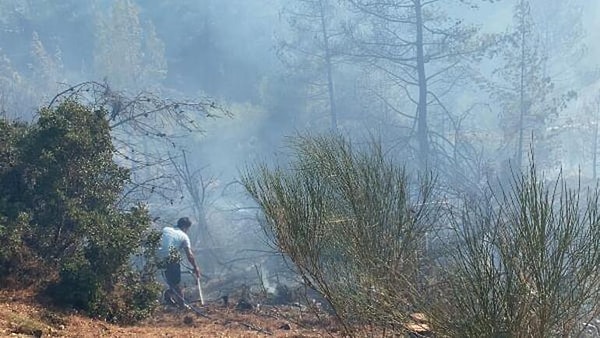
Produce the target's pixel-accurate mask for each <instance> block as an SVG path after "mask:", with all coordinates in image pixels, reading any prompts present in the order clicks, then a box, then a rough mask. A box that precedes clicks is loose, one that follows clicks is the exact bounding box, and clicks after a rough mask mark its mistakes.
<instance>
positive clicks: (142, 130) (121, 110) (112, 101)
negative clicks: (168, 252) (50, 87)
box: [48, 81, 229, 205]
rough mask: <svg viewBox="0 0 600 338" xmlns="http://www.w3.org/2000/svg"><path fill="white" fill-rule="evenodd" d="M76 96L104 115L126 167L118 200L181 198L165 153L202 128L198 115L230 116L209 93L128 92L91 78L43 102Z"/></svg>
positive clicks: (119, 160) (177, 183) (119, 158)
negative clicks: (191, 97) (194, 97)
mask: <svg viewBox="0 0 600 338" xmlns="http://www.w3.org/2000/svg"><path fill="white" fill-rule="evenodd" d="M75 99H76V100H78V101H79V102H83V103H85V104H87V105H89V106H90V107H92V108H93V109H94V110H95V111H96V113H98V114H102V115H104V116H106V119H107V120H108V121H109V125H110V130H111V134H112V137H113V144H114V146H115V148H116V153H117V156H118V158H117V161H118V162H120V163H121V164H122V165H125V166H127V167H128V168H129V169H130V170H131V177H132V178H131V182H130V186H129V189H128V190H127V191H126V192H125V193H124V194H123V197H122V201H121V203H123V205H128V203H129V202H131V201H145V202H148V201H149V200H151V197H153V196H156V197H160V198H161V199H163V201H164V200H166V201H167V202H169V203H171V204H173V203H174V201H175V200H176V199H180V198H183V196H182V192H181V185H180V184H179V182H180V179H179V178H178V175H177V169H176V168H174V167H173V161H172V159H171V156H170V155H169V154H170V153H172V151H173V150H176V149H179V148H180V145H179V144H178V141H179V140H180V139H182V138H183V137H185V136H187V135H189V134H190V133H193V132H202V131H203V129H202V127H201V122H202V120H203V119H206V118H217V117H222V116H229V112H228V111H227V110H226V109H225V108H223V107H222V106H220V105H218V104H217V103H216V102H215V101H213V100H212V99H210V98H201V99H200V100H198V101H188V100H179V99H169V98H162V97H159V96H158V95H156V94H154V93H151V92H143V91H142V92H138V93H137V94H132V95H131V94H128V93H126V92H120V91H117V90H114V89H113V88H111V87H110V86H109V85H108V84H107V83H101V82H94V81H90V82H83V83H79V84H76V85H74V86H70V87H68V88H67V89H65V90H64V91H62V92H60V93H58V94H57V95H56V96H55V97H54V98H53V99H52V100H51V101H50V103H49V104H48V107H54V106H55V105H57V104H59V103H60V102H63V101H65V100H75Z"/></svg>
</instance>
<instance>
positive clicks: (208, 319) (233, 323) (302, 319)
mask: <svg viewBox="0 0 600 338" xmlns="http://www.w3.org/2000/svg"><path fill="white" fill-rule="evenodd" d="M239 304H240V303H239V301H236V300H230V301H229V303H228V304H227V305H225V304H224V303H223V302H222V301H219V302H216V301H214V302H211V303H209V304H207V305H206V306H203V307H201V313H202V315H198V314H196V313H195V312H194V311H192V310H178V309H174V308H172V307H167V306H161V307H160V309H159V311H158V312H157V313H156V314H155V315H154V316H153V317H152V318H149V319H147V320H145V321H143V322H141V323H138V324H137V325H135V326H118V325H114V324H110V323H107V322H105V321H101V320H96V319H90V318H88V317H86V316H84V315H82V314H79V313H77V312H75V311H64V310H57V309H51V308H49V307H47V306H44V305H42V304H40V303H39V302H38V301H36V298H35V297H34V293H33V291H0V336H2V337H31V336H34V337H35V336H38V337H39V336H43V337H327V336H330V337H339V336H341V334H340V332H339V331H338V329H337V328H336V325H335V324H334V321H333V319H332V318H330V317H329V316H328V315H327V314H326V313H325V312H318V311H317V312H315V311H309V310H308V309H306V308H304V307H301V306H298V305H290V304H286V305H259V306H256V304H253V306H252V308H248V309H242V308H241V307H240V306H239Z"/></svg>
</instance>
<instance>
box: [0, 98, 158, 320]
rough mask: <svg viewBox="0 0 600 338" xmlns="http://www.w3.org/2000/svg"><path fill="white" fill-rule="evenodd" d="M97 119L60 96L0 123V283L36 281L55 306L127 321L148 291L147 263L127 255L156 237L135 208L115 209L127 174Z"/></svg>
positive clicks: (145, 309)
mask: <svg viewBox="0 0 600 338" xmlns="http://www.w3.org/2000/svg"><path fill="white" fill-rule="evenodd" d="M105 116H106V114H104V112H102V111H92V110H90V109H89V108H88V107H86V106H83V105H81V104H79V103H77V102H74V101H68V100H67V101H65V102H63V103H61V104H60V105H58V106H57V107H56V108H53V109H42V110H41V111H40V114H39V118H38V120H37V121H36V122H35V123H33V124H31V125H22V124H10V123H8V122H7V121H2V122H1V123H0V129H2V131H4V132H5V133H4V136H3V137H2V138H0V160H1V163H0V241H1V242H0V244H1V245H0V263H2V265H1V267H0V279H3V280H9V279H15V278H16V277H17V276H18V277H19V280H20V282H19V283H20V284H21V286H26V285H28V284H32V283H34V282H36V283H41V284H45V285H47V290H48V295H50V296H51V297H52V299H53V300H54V301H56V302H57V303H58V304H61V305H67V306H71V307H75V308H78V309H82V310H86V311H88V312H89V313H90V314H91V315H94V316H100V317H103V318H105V319H110V320H114V321H124V322H132V321H134V320H137V319H140V318H142V317H143V316H144V315H147V314H148V313H149V311H151V310H152V308H153V302H152V301H150V299H154V300H156V299H158V291H157V286H156V282H155V280H154V278H153V277H152V276H151V274H148V273H147V271H148V270H152V269H153V268H152V267H151V265H152V263H153V261H152V260H151V259H148V260H144V262H145V263H144V264H142V265H141V266H139V265H138V266H135V267H134V266H133V265H132V264H131V258H132V256H133V255H134V254H139V253H140V250H142V249H143V246H144V245H151V244H152V243H154V244H152V245H154V246H155V245H156V243H155V242H156V239H155V238H154V239H153V240H149V239H148V238H147V236H148V234H147V229H148V225H149V224H150V219H149V215H148V212H147V210H146V209H145V208H144V207H143V206H136V207H134V208H132V209H131V210H128V211H123V210H120V209H119V208H117V203H118V201H119V199H120V198H121V194H122V190H123V187H124V185H125V184H126V182H127V180H128V179H129V171H128V170H127V169H125V168H123V167H121V166H119V165H118V164H117V163H115V162H114V160H113V158H114V154H115V148H114V147H113V144H112V140H111V135H110V129H109V125H108V123H107V121H106V119H105ZM154 237H155V236H154ZM142 277H143V278H142ZM132 284H135V285H132ZM128 292H131V294H129V293H128ZM115 299H125V300H127V302H125V303H123V302H120V301H118V302H116V301H115Z"/></svg>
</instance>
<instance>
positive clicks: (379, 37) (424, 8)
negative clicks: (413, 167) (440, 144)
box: [349, 0, 488, 168]
mask: <svg viewBox="0 0 600 338" xmlns="http://www.w3.org/2000/svg"><path fill="white" fill-rule="evenodd" d="M349 2H350V3H351V4H352V6H353V8H354V9H355V10H356V12H357V14H358V15H359V17H360V18H361V19H360V21H358V23H357V24H355V25H354V26H353V28H351V29H350V32H349V33H350V38H351V39H352V42H353V44H354V46H355V49H354V51H353V52H351V55H352V56H354V57H357V58H359V59H361V60H363V61H366V62H367V63H368V64H370V65H372V66H373V67H374V68H375V69H377V70H380V71H381V72H382V74H383V75H384V76H385V77H387V78H388V79H389V80H390V81H391V83H392V84H393V85H394V86H395V87H394V88H397V89H398V90H399V92H400V93H401V95H398V93H397V92H395V93H394V96H395V97H396V98H398V97H402V98H404V99H403V100H398V101H396V102H394V101H391V102H389V101H388V102H386V103H388V104H390V103H391V104H390V105H391V106H396V107H395V109H394V110H395V111H396V112H398V114H399V115H400V116H402V117H403V118H405V119H408V121H410V126H409V127H407V129H409V131H408V132H407V134H409V139H412V137H413V135H415V138H416V141H417V150H418V155H417V156H418V158H419V163H420V166H421V168H425V166H427V165H431V163H429V162H430V161H432V160H433V159H432V145H431V140H432V137H433V136H434V135H435V134H433V133H432V132H431V130H430V125H429V121H430V119H431V118H430V116H429V114H430V112H431V109H432V108H434V107H435V108H436V109H437V110H438V111H439V114H440V115H444V114H446V115H449V114H451V113H452V112H451V111H450V109H449V108H448V107H447V104H446V103H445V102H444V99H445V98H444V96H445V95H447V94H448V93H450V92H452V90H453V89H454V88H455V86H456V85H457V84H459V83H461V80H464V79H465V77H464V75H465V74H468V73H469V72H468V71H467V61H469V58H470V57H474V56H477V55H479V54H480V53H482V52H483V51H484V50H485V47H487V45H488V41H487V39H486V40H481V39H479V38H478V30H477V29H476V28H475V27H473V26H469V25H468V24H465V23H463V22H462V21H461V20H454V19H452V18H450V17H449V16H448V15H447V14H446V13H445V12H444V7H442V6H443V5H441V2H440V1H436V0H434V1H423V0H400V1H368V0H350V1H349ZM456 3H457V4H459V6H461V5H463V4H465V3H467V2H465V1H460V2H456ZM413 110H414V111H415V113H414V114H413V113H412V112H411V111H413ZM415 129H416V130H415ZM437 135H438V136H439V135H441V133H438V134H437Z"/></svg>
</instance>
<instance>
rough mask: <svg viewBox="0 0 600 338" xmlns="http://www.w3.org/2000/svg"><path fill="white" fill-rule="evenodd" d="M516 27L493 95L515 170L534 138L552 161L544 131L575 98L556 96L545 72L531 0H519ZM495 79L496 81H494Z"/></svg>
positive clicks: (538, 151)
mask: <svg viewBox="0 0 600 338" xmlns="http://www.w3.org/2000/svg"><path fill="white" fill-rule="evenodd" d="M513 22H514V27H513V28H512V30H511V31H510V32H509V33H508V34H507V35H506V45H505V46H504V48H503V49H502V54H501V57H502V60H503V62H504V64H503V65H502V66H501V67H500V68H497V69H496V70H495V71H494V74H493V75H494V78H493V79H492V85H491V86H490V88H489V89H490V91H491V95H492V97H493V98H495V99H496V100H497V102H499V103H500V105H501V109H502V111H501V114H500V124H501V128H502V131H503V136H504V140H503V141H504V142H503V144H504V146H505V147H506V148H508V149H509V154H510V158H511V159H512V160H513V162H514V165H515V167H516V168H519V170H520V168H521V167H522V163H523V157H524V156H525V154H526V152H527V151H528V149H529V147H527V143H528V141H527V140H529V139H531V138H532V137H533V138H532V142H533V144H532V147H534V149H535V152H536V154H538V156H540V157H541V158H546V159H551V156H549V155H550V154H549V148H548V145H549V143H548V142H547V140H546V138H547V137H549V136H550V134H548V133H547V132H546V130H545V128H546V126H547V125H548V123H549V122H550V121H551V119H552V118H555V117H556V116H557V114H558V111H559V109H561V108H562V107H564V105H565V104H566V101H567V100H569V99H571V98H573V97H574V96H575V93H574V92H568V93H567V94H565V95H564V96H563V97H560V96H558V95H556V94H555V90H554V83H553V82H552V79H551V78H550V77H549V75H548V74H547V72H546V62H547V56H546V53H545V51H544V49H543V48H542V46H541V45H540V42H539V35H538V33H537V31H536V27H535V24H534V22H533V20H532V16H531V8H530V5H529V1H526V0H520V1H519V2H518V3H517V4H516V5H515V7H514V15H513ZM494 80H495V82H494Z"/></svg>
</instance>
